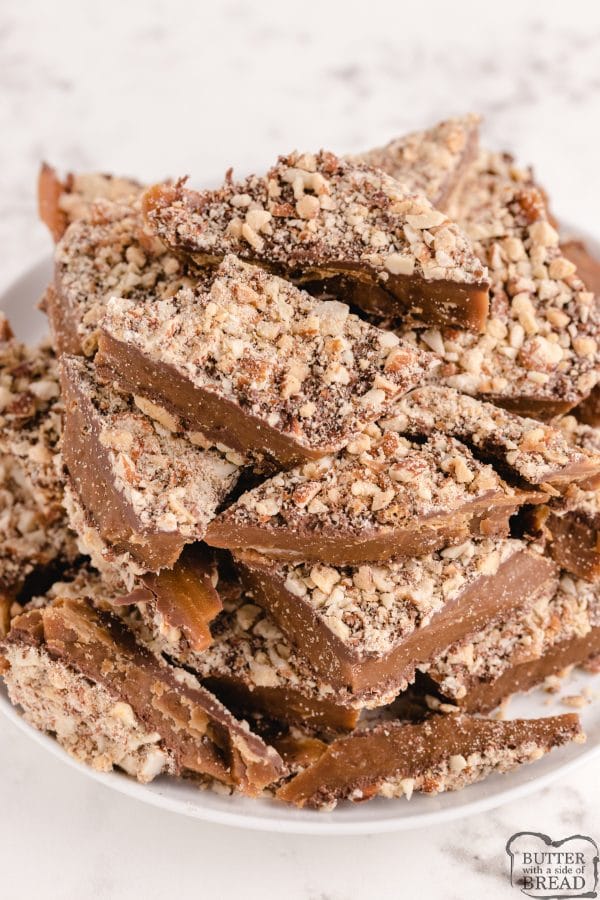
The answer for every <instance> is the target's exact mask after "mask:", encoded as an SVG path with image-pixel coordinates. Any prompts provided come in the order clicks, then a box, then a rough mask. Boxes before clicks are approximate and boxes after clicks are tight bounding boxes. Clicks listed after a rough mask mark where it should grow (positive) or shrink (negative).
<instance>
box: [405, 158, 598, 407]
mask: <svg viewBox="0 0 600 900" xmlns="http://www.w3.org/2000/svg"><path fill="white" fill-rule="evenodd" d="M461 202H462V203H463V206H462V207H461V208H460V210H459V212H458V213H457V219H458V221H459V222H460V224H461V225H462V227H463V228H464V229H465V232H466V233H467V234H468V235H469V236H470V238H471V239H472V241H473V246H474V249H475V252H476V253H477V255H478V256H479V258H480V259H481V262H482V265H483V264H485V265H487V266H488V267H489V273H490V280H491V289H490V316H489V320H488V321H487V323H486V328H485V334H483V335H474V334H472V333H469V332H467V331H458V330H457V329H453V328H441V329H429V330H425V329H423V330H418V331H416V332H415V331H414V328H413V326H412V325H410V326H406V325H405V324H402V325H401V327H400V328H399V329H398V333H400V334H402V333H405V334H406V336H407V337H408V336H410V335H411V334H412V336H413V339H415V340H416V341H417V343H418V344H419V345H420V346H424V347H425V346H426V347H429V348H434V349H435V351H436V353H439V355H440V356H441V358H442V366H441V369H440V373H439V374H440V381H442V382H443V383H445V384H447V385H448V386H450V387H454V388H456V389H458V390H460V391H462V392H463V393H467V394H471V395H477V396H480V397H483V398H484V399H488V400H490V401H491V402H493V403H495V404H496V405H498V406H502V407H504V408H505V409H510V410H511V411H512V412H515V413H518V414H520V415H525V416H531V417H532V418H535V419H542V420H544V421H547V420H550V419H552V418H553V417H554V416H557V415H561V414H563V413H565V412H567V411H568V410H569V409H571V408H572V407H574V406H576V405H577V404H579V403H580V402H581V401H582V400H583V399H584V398H585V397H587V396H588V395H589V394H590V392H591V391H592V389H593V387H594V385H595V384H596V382H597V380H598V372H599V371H600V366H599V361H600V345H599V344H598V341H597V335H598V332H599V329H600V306H599V301H598V299H597V298H595V297H594V294H593V292H592V291H591V290H590V289H589V287H588V286H587V285H586V284H585V282H584V281H583V280H582V278H581V277H580V275H579V273H578V271H577V267H576V265H575V264H574V263H573V262H572V261H571V260H570V259H568V258H567V257H566V256H565V255H564V254H563V252H562V249H561V247H560V242H559V235H558V233H557V231H556V229H555V228H554V227H553V225H552V223H551V220H550V216H549V214H548V210H547V206H546V203H545V199H544V197H543V195H542V194H541V193H540V191H539V190H537V189H536V188H535V187H534V186H533V185H532V184H531V178H530V176H529V178H527V177H520V176H519V174H518V171H517V170H516V167H514V165H512V164H511V165H507V164H506V161H504V160H503V159H502V158H500V159H499V158H498V157H497V156H495V155H494V154H490V153H487V152H484V153H482V154H481V155H480V158H479V160H478V162H477V163H476V165H475V166H474V167H473V172H472V175H469V177H468V178H467V179H466V181H465V183H464V186H463V187H462V188H461ZM407 332H408V333H407Z"/></svg>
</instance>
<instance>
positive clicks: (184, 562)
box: [142, 544, 223, 652]
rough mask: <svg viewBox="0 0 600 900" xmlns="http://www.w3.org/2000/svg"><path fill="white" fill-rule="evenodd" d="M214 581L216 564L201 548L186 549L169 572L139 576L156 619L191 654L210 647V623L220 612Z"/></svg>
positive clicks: (199, 545) (215, 580) (196, 546)
mask: <svg viewBox="0 0 600 900" xmlns="http://www.w3.org/2000/svg"><path fill="white" fill-rule="evenodd" d="M217 577H218V576H217V567H216V564H215V562H214V560H213V559H212V558H211V556H210V553H209V552H208V549H207V548H206V547H205V546H203V545H202V544H192V545H190V546H188V547H186V548H185V549H184V550H183V553H182V554H181V556H180V557H179V559H178V560H177V562H176V563H175V565H174V566H173V568H172V569H161V571H160V572H159V573H158V574H154V573H151V572H148V573H147V574H146V575H144V576H142V583H143V584H144V585H145V587H146V588H147V590H149V591H150V593H151V595H152V601H153V605H154V608H155V610H156V613H157V614H158V616H160V618H161V620H162V621H163V622H164V624H165V625H166V626H167V627H168V628H174V629H178V630H179V629H180V630H181V632H182V633H183V635H184V636H185V640H186V642H187V644H188V645H189V647H190V649H191V650H193V651H194V652H200V651H202V650H205V649H206V648H207V647H209V646H210V644H211V641H212V637H211V633H210V627H209V625H210V622H212V620H213V619H214V618H215V616H216V615H218V613H219V612H220V611H221V609H222V608H223V607H222V604H221V600H220V598H219V594H218V593H217V590H216V588H215V584H216V582H217Z"/></svg>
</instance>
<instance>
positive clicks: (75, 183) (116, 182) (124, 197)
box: [38, 163, 144, 241]
mask: <svg viewBox="0 0 600 900" xmlns="http://www.w3.org/2000/svg"><path fill="white" fill-rule="evenodd" d="M143 190H144V187H143V185H141V184H140V183H139V182H138V181H133V180H132V179H130V178H119V177H117V176H116V175H102V174H100V173H96V172H89V173H88V172H86V173H80V174H73V173H69V174H68V175H67V176H66V177H65V178H64V180H62V181H61V179H60V178H59V176H58V175H57V173H56V170H55V169H53V168H52V166H49V165H48V163H42V166H41V168H40V172H39V175H38V211H39V216H40V219H41V220H42V222H43V223H44V225H46V227H47V228H48V230H49V232H50V234H51V235H52V237H53V238H54V240H55V241H58V240H60V238H61V237H62V236H63V234H64V233H65V231H66V230H67V228H68V226H69V225H70V223H71V222H76V221H78V220H79V219H86V218H88V216H90V213H91V209H92V205H93V204H94V203H95V202H96V201H97V200H109V201H113V202H118V203H130V202H132V201H134V200H135V199H136V198H137V197H139V196H140V194H141V193H142V191H143Z"/></svg>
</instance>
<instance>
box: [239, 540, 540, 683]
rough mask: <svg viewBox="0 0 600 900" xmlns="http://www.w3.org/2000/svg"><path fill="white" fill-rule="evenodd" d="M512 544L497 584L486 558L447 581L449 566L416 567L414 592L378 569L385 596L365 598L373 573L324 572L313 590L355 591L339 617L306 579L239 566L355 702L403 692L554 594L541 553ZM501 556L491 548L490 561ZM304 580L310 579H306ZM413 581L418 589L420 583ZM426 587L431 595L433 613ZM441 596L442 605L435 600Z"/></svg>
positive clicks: (246, 562)
mask: <svg viewBox="0 0 600 900" xmlns="http://www.w3.org/2000/svg"><path fill="white" fill-rule="evenodd" d="M500 543H501V542H500ZM490 544H492V542H490ZM508 544H509V546H507V547H505V548H503V550H502V553H503V555H504V559H503V561H502V555H500V556H496V557H495V563H494V570H490V571H493V574H484V572H485V569H486V563H485V561H484V559H483V557H482V558H481V560H479V559H477V561H476V562H475V563H472V562H470V561H468V560H467V561H466V562H465V565H464V569H463V568H462V567H459V566H457V567H456V568H454V567H451V568H452V571H450V569H449V568H448V565H447V564H446V565H442V566H436V568H435V569H434V570H432V573H431V575H430V574H429V573H428V570H426V571H425V572H420V570H419V571H417V570H416V569H415V568H414V567H415V566H416V563H413V567H412V568H411V569H410V573H411V574H410V579H409V580H410V582H411V584H405V581H406V580H407V578H408V575H407V576H406V578H405V577H404V575H403V573H402V572H401V571H398V569H397V568H396V569H394V568H391V569H390V568H389V567H388V568H386V566H381V565H380V566H377V567H374V568H375V570H376V571H375V573H374V574H373V575H371V576H370V577H371V578H375V579H376V580H379V579H381V581H380V583H381V584H382V587H383V588H384V590H382V591H379V592H377V590H376V589H375V587H370V588H368V590H367V593H366V594H365V593H364V592H363V591H358V590H357V589H356V588H355V586H353V584H354V585H355V581H354V579H357V580H358V579H360V581H359V583H362V579H363V578H366V577H367V574H368V573H367V572H366V571H364V570H365V569H367V568H368V567H361V568H359V569H353V568H348V569H345V570H343V569H341V570H333V569H329V568H327V567H322V568H323V570H324V571H317V570H319V569H320V567H318V566H317V567H313V570H312V577H313V578H314V581H316V583H317V584H320V583H322V584H323V585H324V586H325V588H326V590H327V589H328V590H329V592H330V596H331V593H332V589H333V590H335V587H334V585H335V584H337V583H340V584H342V585H343V584H346V583H347V584H348V587H347V588H346V589H345V592H344V594H343V596H341V597H340V599H339V608H338V605H337V603H335V604H334V602H333V600H330V601H328V600H327V596H326V595H325V594H324V592H323V591H321V593H323V596H324V599H325V600H326V601H327V602H326V603H325V605H323V604H322V603H321V602H320V598H321V594H318V596H317V595H315V592H314V590H311V589H308V590H307V589H306V587H304V585H303V579H302V578H301V577H300V578H299V577H298V572H299V571H300V572H301V571H303V570H302V569H300V570H298V569H296V570H294V567H292V566H291V565H289V564H284V563H281V564H278V563H275V562H270V561H269V560H267V559H265V558H264V557H259V556H258V555H257V554H249V553H248V554H244V555H243V556H240V557H238V563H239V567H240V571H241V574H242V577H243V580H244V582H245V584H246V586H247V587H248V588H249V590H250V591H251V592H252V594H253V596H254V598H255V600H256V602H257V603H259V604H260V605H261V606H264V608H265V609H266V610H268V612H269V613H270V614H271V615H272V616H273V618H274V619H275V621H276V622H277V624H278V625H279V626H280V628H281V630H282V631H283V632H284V634H286V635H287V637H288V638H289V640H290V641H291V642H292V643H293V644H294V645H295V646H296V647H297V649H298V653H299V654H300V655H302V656H304V657H305V658H306V659H307V660H308V661H309V663H310V664H311V666H312V667H313V669H314V670H315V672H317V673H318V674H319V675H320V676H321V677H322V678H323V679H324V680H325V681H326V682H327V683H328V684H331V685H332V686H333V687H335V688H339V689H343V688H347V689H349V690H350V691H355V692H360V691H366V690H375V689H378V690H391V689H393V688H394V686H396V687H398V688H399V689H401V688H404V687H406V684H407V683H409V682H410V681H412V680H413V678H414V672H415V668H416V666H418V665H419V663H425V662H427V661H428V660H429V659H431V658H432V657H433V656H435V655H436V654H439V653H441V652H442V650H444V649H445V648H446V647H448V646H449V645H450V644H452V643H453V642H454V641H456V640H458V639H459V638H463V637H466V636H468V635H469V634H473V633H476V632H477V631H478V630H480V629H481V628H482V627H483V626H484V625H485V624H486V623H487V622H488V621H489V620H490V619H491V618H494V617H496V616H498V614H499V613H500V612H501V611H505V612H507V611H509V610H511V609H514V608H515V607H518V606H521V605H523V604H524V603H525V602H526V599H527V598H528V597H531V598H532V599H533V598H534V597H536V596H538V595H541V594H544V595H545V594H550V595H551V594H552V593H554V590H555V589H556V583H557V579H556V568H555V566H554V564H553V563H552V562H551V561H550V560H548V559H545V558H543V557H542V556H540V555H539V554H538V553H535V552H532V551H530V550H527V549H521V548H520V546H519V544H518V542H517V543H516V544H512V543H511V542H508ZM445 552H447V551H445ZM496 552H497V551H496V550H493V549H492V548H491V547H490V553H492V554H493V553H496ZM409 562H411V561H409ZM389 565H390V566H391V567H401V566H402V564H401V563H392V564H389ZM475 567H476V568H475ZM413 569H414V572H413ZM434 572H435V574H433V573H434ZM459 574H460V578H461V579H462V587H456V584H455V585H454V586H453V587H450V583H449V581H448V579H450V580H452V579H453V578H454V579H455V578H457V577H458V575H459ZM322 576H324V577H322ZM306 577H310V576H309V573H308V572H307V573H306ZM415 578H419V579H420V581H418V582H416V583H415ZM430 579H431V580H430ZM311 580H312V579H311ZM311 580H309V583H311ZM325 582H329V585H328V586H326V585H325ZM447 582H448V583H447ZM446 583H447V586H446V587H444V584H446ZM458 584H461V582H460V581H459V582H458ZM432 585H433V586H432ZM421 586H422V589H426V590H427V591H428V592H429V604H430V605H429V607H428V606H427V602H426V601H425V596H424V595H423V594H422V593H421V591H420V587H421ZM303 587H304V595H302V590H301V589H302V588H303ZM317 590H319V589H317ZM436 592H439V595H440V597H441V596H443V597H444V599H443V600H439V599H436V598H437V596H438V594H437V593H436ZM413 593H414V597H413V598H412V599H411V594H413ZM344 598H346V599H344ZM378 598H379V599H378ZM349 601H352V604H353V607H355V608H356V611H355V613H354V612H353V608H349V607H350V606H351V604H350V602H349ZM424 601H425V605H423V603H424ZM371 604H373V605H371ZM386 606H387V609H388V613H387V615H388V617H390V619H389V622H388V623H387V624H386V625H385V630H384V626H383V625H382V624H380V622H381V615H382V613H383V612H385V608H386ZM394 607H397V608H396V610H395V611H394ZM389 610H392V612H389ZM402 611H403V612H402ZM401 612H402V618H401V619H400V620H399V621H398V623H396V624H394V617H395V616H400V613H401ZM404 615H405V616H406V618H404ZM367 628H368V631H367V630H366V629H367ZM353 629H355V631H354V635H353ZM356 629H358V630H356Z"/></svg>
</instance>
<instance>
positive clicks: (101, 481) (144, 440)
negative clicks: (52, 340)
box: [61, 356, 238, 574]
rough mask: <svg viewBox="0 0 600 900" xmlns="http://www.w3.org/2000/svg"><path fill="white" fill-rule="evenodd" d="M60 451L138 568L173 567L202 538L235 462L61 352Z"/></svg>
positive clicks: (107, 536) (120, 549)
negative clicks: (164, 422)
mask: <svg viewBox="0 0 600 900" xmlns="http://www.w3.org/2000/svg"><path fill="white" fill-rule="evenodd" d="M61 385H62V390H63V396H64V405H65V421H64V435H63V445H62V455H63V461H64V465H65V467H66V470H67V472H68V474H69V478H70V483H71V488H72V490H73V491H74V493H75V495H76V497H77V498H78V499H79V501H80V503H81V504H82V506H83V509H84V510H85V513H86V515H87V516H88V517H89V518H90V519H91V522H92V523H93V525H94V526H95V527H96V529H97V530H98V532H99V534H100V536H101V538H102V539H103V540H104V541H106V542H107V543H108V544H110V545H111V546H112V547H113V548H114V549H115V550H116V552H117V553H127V554H128V555H129V556H130V557H131V558H132V560H133V561H134V563H135V564H137V566H138V569H137V572H138V574H143V573H144V572H157V571H159V570H160V569H162V568H164V567H170V566H172V565H173V564H174V563H175V562H176V561H177V559H178V558H179V556H180V554H181V551H182V550H183V547H184V546H185V545H186V544H189V543H193V542H194V541H197V540H200V539H201V538H202V537H203V535H204V532H205V530H206V526H207V524H208V522H209V521H210V519H211V517H212V516H214V515H215V513H216V511H217V509H218V507H219V505H220V504H221V503H222V501H223V500H224V498H225V497H226V496H227V494H228V492H229V491H230V490H231V488H232V487H233V485H234V484H235V481H236V479H237V475H238V469H237V467H236V466H235V465H234V464H232V463H230V462H228V461H227V460H226V459H225V458H224V457H223V456H222V455H221V454H220V453H219V452H218V451H216V450H203V449H200V448H199V447H195V446H194V445H193V444H191V443H190V442H188V441H187V440H185V439H184V438H182V437H180V436H178V435H176V434H172V433H171V432H168V431H166V429H164V428H162V426H160V425H159V424H158V423H156V422H154V421H153V420H152V419H149V418H148V417H147V416H145V415H144V414H143V413H142V412H140V410H139V409H138V408H137V407H136V406H135V405H134V404H133V402H130V401H129V400H128V399H127V398H125V397H123V396H121V395H120V394H117V393H116V392H114V391H113V390H112V389H111V388H110V387H109V386H107V385H102V384H99V383H98V382H97V381H96V380H95V377H94V369H93V366H92V365H91V363H89V362H87V361H85V360H84V359H83V358H81V357H69V356H63V357H62V359H61Z"/></svg>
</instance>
